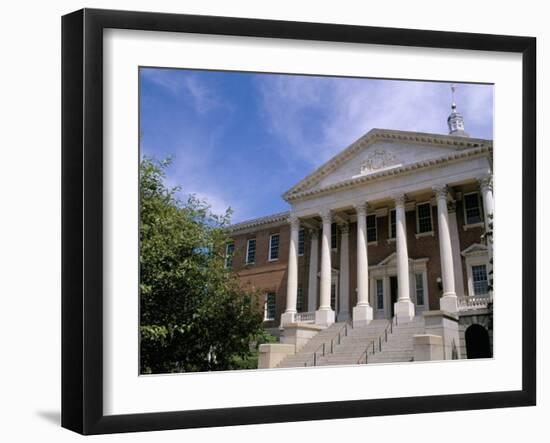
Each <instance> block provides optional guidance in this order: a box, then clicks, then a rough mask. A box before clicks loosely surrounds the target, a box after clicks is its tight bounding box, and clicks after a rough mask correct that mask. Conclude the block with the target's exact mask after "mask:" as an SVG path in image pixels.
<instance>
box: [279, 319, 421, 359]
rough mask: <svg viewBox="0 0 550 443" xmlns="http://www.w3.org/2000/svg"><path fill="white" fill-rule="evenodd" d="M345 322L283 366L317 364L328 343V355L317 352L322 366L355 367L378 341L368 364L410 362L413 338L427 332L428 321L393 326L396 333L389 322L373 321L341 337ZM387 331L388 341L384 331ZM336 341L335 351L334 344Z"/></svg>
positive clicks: (325, 331) (316, 337)
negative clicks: (314, 361) (331, 344)
mask: <svg viewBox="0 0 550 443" xmlns="http://www.w3.org/2000/svg"><path fill="white" fill-rule="evenodd" d="M343 325H344V323H339V324H336V323H335V324H333V325H331V327H329V328H327V329H325V330H323V331H321V332H319V333H318V334H317V335H316V336H315V337H313V338H312V339H311V340H310V341H309V342H308V343H307V344H306V345H305V346H304V348H302V350H301V351H300V352H298V353H297V354H295V355H292V356H289V357H287V358H286V359H285V360H283V362H282V363H281V364H280V365H279V366H280V367H303V366H305V365H306V364H307V366H311V365H312V364H313V353H314V352H315V351H318V350H319V348H320V347H321V346H322V344H323V343H325V355H324V356H323V355H321V354H320V352H317V358H316V364H317V365H318V366H333V365H354V364H357V361H358V360H359V359H360V358H364V352H365V349H367V348H370V347H371V346H372V343H373V341H374V345H375V353H374V354H371V353H369V355H368V363H369V364H372V363H393V362H407V361H410V360H411V359H412V358H413V355H414V352H413V335H415V334H422V333H424V320H423V318H422V317H416V318H415V319H413V321H411V322H408V323H403V324H399V325H393V328H392V329H393V332H392V333H390V331H389V329H388V328H387V327H388V325H389V321H388V320H373V321H372V322H371V323H370V324H369V325H367V326H362V327H358V328H351V327H350V328H349V329H348V334H347V335H341V336H340V343H339V344H338V342H337V338H338V331H340V330H341V328H342V327H343ZM385 330H387V331H388V333H387V341H386V340H385V334H384V331H385ZM379 337H381V339H382V350H381V351H380V350H379ZM331 340H333V347H332V351H333V352H331V346H330V342H331Z"/></svg>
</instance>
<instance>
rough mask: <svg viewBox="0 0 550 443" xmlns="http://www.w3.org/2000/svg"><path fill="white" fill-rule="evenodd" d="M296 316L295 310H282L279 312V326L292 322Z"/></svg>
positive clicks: (282, 326)
mask: <svg viewBox="0 0 550 443" xmlns="http://www.w3.org/2000/svg"><path fill="white" fill-rule="evenodd" d="M295 317H296V312H284V313H283V314H281V328H284V326H285V325H288V324H289V323H294V319H295Z"/></svg>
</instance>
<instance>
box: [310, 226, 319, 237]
mask: <svg viewBox="0 0 550 443" xmlns="http://www.w3.org/2000/svg"><path fill="white" fill-rule="evenodd" d="M308 232H309V236H310V237H311V238H318V237H319V229H313V228H310V229H308Z"/></svg>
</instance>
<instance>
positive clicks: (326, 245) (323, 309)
mask: <svg viewBox="0 0 550 443" xmlns="http://www.w3.org/2000/svg"><path fill="white" fill-rule="evenodd" d="M320 215H321V219H322V220H323V235H322V237H321V282H320V288H319V298H320V301H319V309H318V310H317V311H315V324H318V325H322V326H330V325H331V324H332V323H334V311H333V310H332V308H331V306H330V283H331V271H332V270H331V264H330V254H331V248H330V237H331V236H330V230H331V224H332V216H331V214H330V210H324V211H323V212H322V213H321V214H320Z"/></svg>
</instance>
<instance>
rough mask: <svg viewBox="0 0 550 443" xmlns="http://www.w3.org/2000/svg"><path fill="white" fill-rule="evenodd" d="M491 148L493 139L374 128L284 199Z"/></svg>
mask: <svg viewBox="0 0 550 443" xmlns="http://www.w3.org/2000/svg"><path fill="white" fill-rule="evenodd" d="M490 146H492V143H491V141H489V140H480V139H473V138H468V137H456V136H448V135H437V134H424V133H417V132H405V131H390V130H382V129H373V130H371V131H369V132H368V133H367V134H365V135H364V136H363V137H361V138H360V139H359V140H357V141H356V142H354V143H352V144H351V145H350V146H348V147H347V148H346V149H344V150H343V151H342V152H340V153H339V154H337V155H336V156H334V157H333V158H331V159H330V160H329V161H328V162H326V163H325V164H324V165H322V166H321V167H319V168H318V169H316V170H315V171H314V172H313V173H311V174H309V175H308V176H307V177H305V178H304V179H303V180H301V181H300V182H298V183H297V184H296V185H295V186H293V187H292V188H291V189H289V190H288V191H287V192H286V193H285V194H284V198H285V199H287V200H289V199H292V198H293V197H295V196H299V195H300V194H304V193H307V192H317V191H321V190H323V189H327V188H331V187H334V186H340V185H347V184H350V183H353V182H357V181H361V180H366V179H369V178H374V177H379V176H388V175H391V174H399V173H401V172H405V171H406V170H407V168H408V167H411V166H414V167H416V166H417V165H419V164H423V163H425V162H429V161H432V160H433V161H434V162H435V161H437V162H441V161H444V159H445V158H447V157H449V158H450V157H453V156H454V155H455V154H457V153H462V152H464V151H467V150H471V149H479V148H480V147H485V148H487V147H490Z"/></svg>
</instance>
